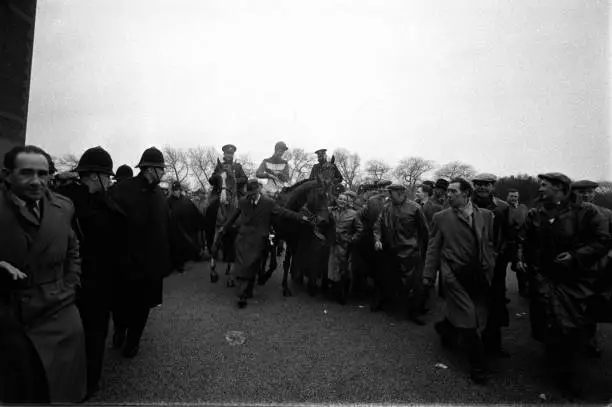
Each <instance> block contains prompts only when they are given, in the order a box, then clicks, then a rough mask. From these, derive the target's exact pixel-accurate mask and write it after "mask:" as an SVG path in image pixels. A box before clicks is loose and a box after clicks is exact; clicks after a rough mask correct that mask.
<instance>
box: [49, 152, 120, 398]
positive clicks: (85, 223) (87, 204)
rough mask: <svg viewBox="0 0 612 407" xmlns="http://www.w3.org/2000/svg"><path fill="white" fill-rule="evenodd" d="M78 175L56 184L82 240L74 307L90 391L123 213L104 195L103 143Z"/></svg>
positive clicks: (98, 370)
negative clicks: (82, 336)
mask: <svg viewBox="0 0 612 407" xmlns="http://www.w3.org/2000/svg"><path fill="white" fill-rule="evenodd" d="M75 172H76V173H78V175H79V179H78V180H77V181H75V182H72V183H70V184H66V185H63V186H60V187H59V188H58V193H59V194H62V195H64V196H66V197H68V198H70V199H71V200H72V202H73V203H74V207H75V215H76V216H75V217H74V220H75V222H74V225H73V228H74V230H75V232H76V233H77V236H78V238H79V242H80V253H81V259H82V275H81V288H80V289H79V290H78V291H77V302H76V304H77V307H78V309H79V313H80V315H81V320H82V321H83V330H84V333H85V349H86V354H87V387H88V396H92V395H93V394H94V393H95V392H97V390H98V383H99V381H100V376H101V374H102V363H103V360H104V348H105V343H106V336H107V334H108V324H109V319H110V310H111V296H112V274H111V273H112V272H113V271H114V270H115V269H116V267H117V265H116V264H115V263H114V261H113V260H114V259H115V258H114V257H113V256H110V255H109V254H110V253H115V252H116V248H115V247H114V245H113V243H114V241H115V239H114V235H115V234H116V233H117V231H118V227H119V225H120V224H121V222H123V221H124V220H125V214H124V213H123V212H122V211H121V210H120V209H119V208H118V206H117V205H116V204H114V203H113V201H111V200H110V199H109V198H108V195H107V194H106V190H107V189H108V187H109V186H110V183H111V176H113V175H114V174H113V160H112V159H111V156H110V155H109V154H108V152H106V151H105V150H104V149H103V148H102V147H94V148H90V149H88V150H87V151H85V152H84V153H83V155H82V156H81V159H80V160H79V164H78V166H77V167H76V169H75Z"/></svg>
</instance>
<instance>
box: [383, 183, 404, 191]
mask: <svg viewBox="0 0 612 407" xmlns="http://www.w3.org/2000/svg"><path fill="white" fill-rule="evenodd" d="M387 189H388V190H389V191H405V190H406V187H405V186H403V185H402V184H391V185H389V186H388V187H387Z"/></svg>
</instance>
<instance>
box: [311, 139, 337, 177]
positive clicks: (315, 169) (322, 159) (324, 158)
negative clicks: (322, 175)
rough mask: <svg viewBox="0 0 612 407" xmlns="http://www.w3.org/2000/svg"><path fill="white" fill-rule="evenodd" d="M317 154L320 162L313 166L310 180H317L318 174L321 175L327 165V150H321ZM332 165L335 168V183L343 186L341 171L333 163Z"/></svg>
mask: <svg viewBox="0 0 612 407" xmlns="http://www.w3.org/2000/svg"><path fill="white" fill-rule="evenodd" d="M315 154H316V155H317V158H318V159H319V162H318V163H316V164H315V165H313V166H312V170H311V171H310V177H309V179H317V174H319V172H320V171H321V168H322V167H323V165H324V164H326V163H327V150H326V149H324V148H322V149H320V150H317V151H315ZM331 164H332V165H333V166H334V168H335V171H334V183H335V184H341V183H342V181H343V180H344V178H343V177H342V174H341V173H340V170H339V169H338V167H337V166H336V164H335V163H333V162H332V163H331Z"/></svg>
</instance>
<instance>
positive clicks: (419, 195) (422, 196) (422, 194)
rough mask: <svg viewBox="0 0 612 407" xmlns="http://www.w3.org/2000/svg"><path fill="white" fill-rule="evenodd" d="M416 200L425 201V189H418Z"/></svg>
mask: <svg viewBox="0 0 612 407" xmlns="http://www.w3.org/2000/svg"><path fill="white" fill-rule="evenodd" d="M415 196H416V199H418V200H420V201H421V200H423V199H424V198H425V193H424V192H423V188H421V187H418V188H417V190H416V193H415Z"/></svg>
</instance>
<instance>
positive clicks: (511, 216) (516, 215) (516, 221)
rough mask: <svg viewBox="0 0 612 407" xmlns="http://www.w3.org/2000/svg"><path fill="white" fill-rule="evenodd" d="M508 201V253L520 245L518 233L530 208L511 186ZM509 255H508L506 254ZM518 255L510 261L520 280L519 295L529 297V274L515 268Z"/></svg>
mask: <svg viewBox="0 0 612 407" xmlns="http://www.w3.org/2000/svg"><path fill="white" fill-rule="evenodd" d="M506 201H507V202H508V205H509V208H508V228H507V230H506V239H505V240H506V253H507V254H508V255H510V253H516V250H517V247H518V235H519V232H520V230H521V228H522V227H523V223H525V218H526V217H527V212H528V211H529V209H528V208H527V206H525V204H522V203H521V202H520V193H519V191H518V190H517V189H514V188H510V189H509V190H508V195H507V198H506ZM506 257H508V256H506ZM515 257H516V256H513V257H512V258H511V259H510V260H509V261H511V262H512V270H513V271H514V272H515V273H516V279H517V281H518V287H519V295H520V296H521V297H523V298H528V297H529V294H528V291H527V284H528V283H527V275H526V274H525V273H519V272H517V271H516V270H515V269H514V260H516V258H515Z"/></svg>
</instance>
